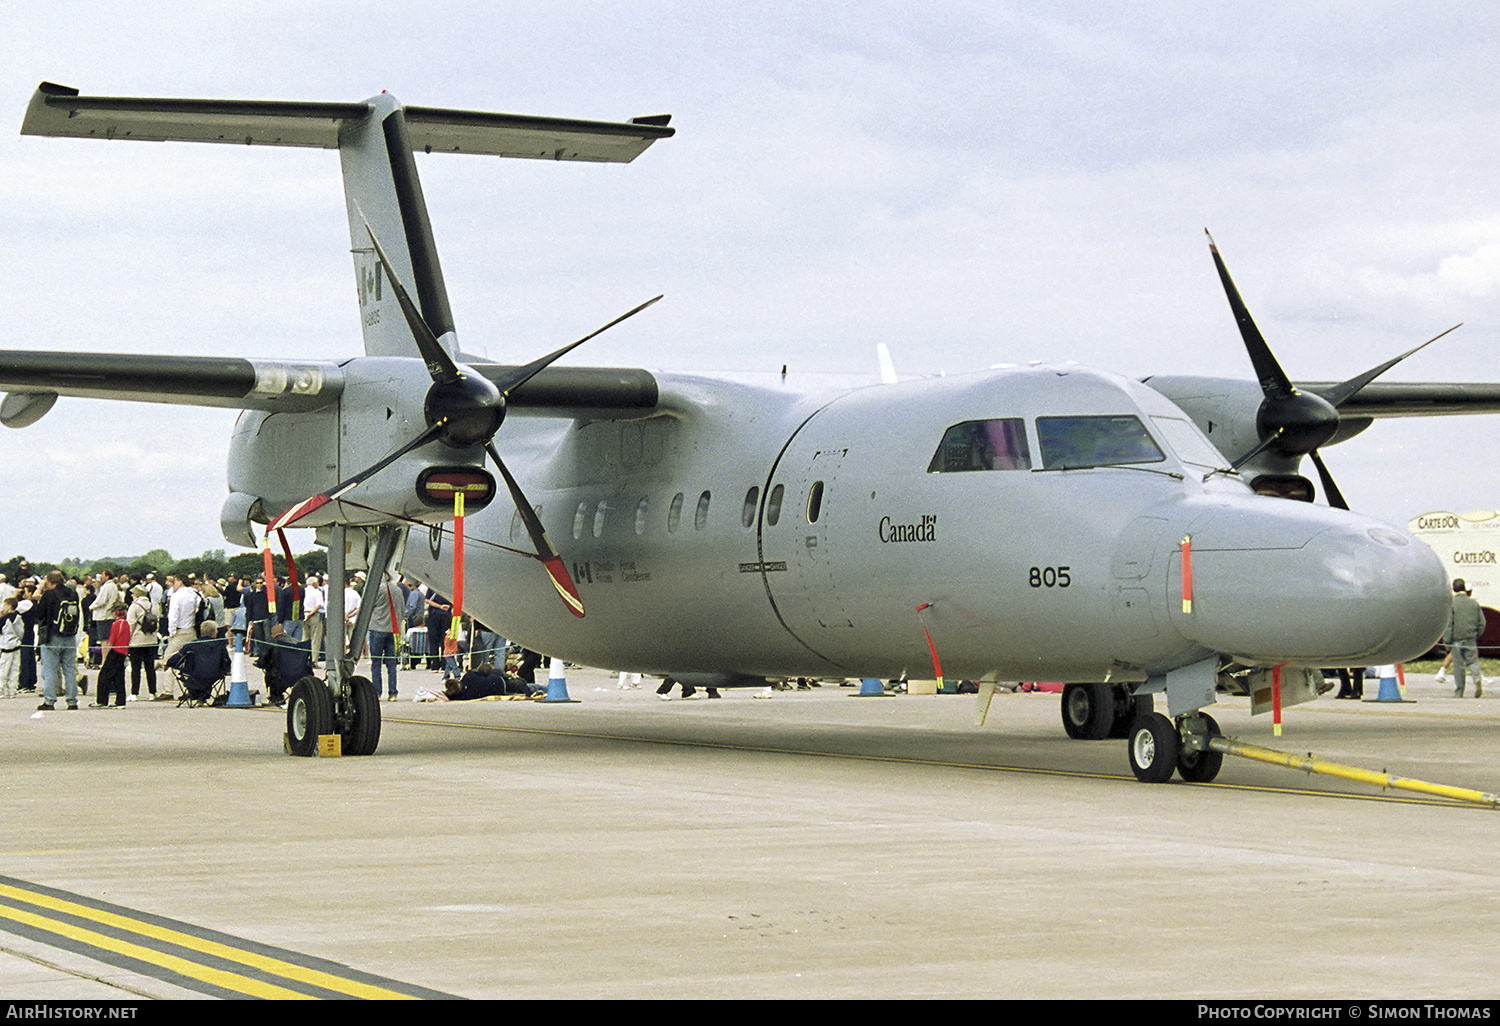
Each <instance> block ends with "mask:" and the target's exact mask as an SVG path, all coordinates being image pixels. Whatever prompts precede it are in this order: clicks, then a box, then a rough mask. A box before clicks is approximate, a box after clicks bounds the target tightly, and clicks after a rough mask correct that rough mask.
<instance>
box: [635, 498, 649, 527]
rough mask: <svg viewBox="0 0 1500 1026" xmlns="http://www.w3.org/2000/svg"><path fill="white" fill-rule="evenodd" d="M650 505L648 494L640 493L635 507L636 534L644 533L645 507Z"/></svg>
mask: <svg viewBox="0 0 1500 1026" xmlns="http://www.w3.org/2000/svg"><path fill="white" fill-rule="evenodd" d="M650 505H651V497H650V496H649V495H642V496H641V501H640V502H638V503H636V507H635V533H636V534H645V533H646V509H647V508H648V507H649V506H650Z"/></svg>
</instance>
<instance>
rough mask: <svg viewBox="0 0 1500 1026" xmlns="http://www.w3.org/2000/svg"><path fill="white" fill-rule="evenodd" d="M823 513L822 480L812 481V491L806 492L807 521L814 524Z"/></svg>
mask: <svg viewBox="0 0 1500 1026" xmlns="http://www.w3.org/2000/svg"><path fill="white" fill-rule="evenodd" d="M822 515H823V482H822V481H814V482H813V486H812V491H810V492H808V493H807V522H808V523H809V524H816V523H817V522H818V517H820V516H822Z"/></svg>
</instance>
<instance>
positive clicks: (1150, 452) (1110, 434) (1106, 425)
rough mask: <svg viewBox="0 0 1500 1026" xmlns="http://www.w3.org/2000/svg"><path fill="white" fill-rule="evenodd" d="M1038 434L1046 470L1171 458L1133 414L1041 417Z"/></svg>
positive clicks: (1038, 423) (1037, 426)
mask: <svg viewBox="0 0 1500 1026" xmlns="http://www.w3.org/2000/svg"><path fill="white" fill-rule="evenodd" d="M1036 433H1037V439H1038V440H1039V441H1040V442H1041V445H1042V467H1043V469H1045V470H1066V469H1068V468H1069V467H1112V466H1120V465H1122V464H1127V463H1160V462H1161V461H1162V460H1164V459H1166V458H1167V457H1166V456H1165V455H1164V454H1163V453H1162V451H1161V447H1160V446H1158V445H1157V444H1156V443H1155V442H1154V441H1152V440H1151V435H1150V434H1148V433H1147V431H1146V427H1145V425H1143V424H1142V423H1141V421H1140V418H1138V417H1133V416H1129V415H1122V416H1117V417H1038V418H1037V419H1036Z"/></svg>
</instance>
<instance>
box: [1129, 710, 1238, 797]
mask: <svg viewBox="0 0 1500 1026" xmlns="http://www.w3.org/2000/svg"><path fill="white" fill-rule="evenodd" d="M1218 733H1219V724H1218V723H1217V722H1215V721H1214V718H1213V717H1212V716H1209V715H1208V714H1207V713H1200V712H1192V713H1188V714H1187V715H1186V716H1179V717H1178V718H1177V722H1176V723H1175V724H1174V723H1173V722H1172V721H1171V720H1169V719H1167V718H1166V717H1165V716H1163V715H1162V714H1161V713H1158V712H1152V713H1147V714H1146V715H1144V716H1140V717H1138V718H1137V719H1136V721H1135V723H1134V724H1132V726H1131V728H1130V735H1129V737H1128V738H1127V739H1126V751H1127V752H1128V753H1129V756H1130V770H1131V772H1132V773H1134V774H1135V777H1136V779H1137V780H1139V781H1141V782H1142V783H1146V784H1162V783H1165V782H1166V781H1168V780H1171V779H1172V773H1173V771H1174V770H1175V771H1176V772H1177V774H1178V775H1179V776H1180V777H1182V779H1183V780H1186V781H1189V782H1190V783H1195V784H1206V783H1208V782H1209V781H1211V780H1213V779H1214V778H1215V777H1217V776H1218V775H1219V769H1220V767H1222V766H1223V764H1224V755H1223V753H1221V752H1216V751H1213V750H1212V749H1210V748H1209V747H1208V745H1207V740H1208V738H1210V737H1214V736H1217V735H1218Z"/></svg>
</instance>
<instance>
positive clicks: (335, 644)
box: [286, 524, 401, 756]
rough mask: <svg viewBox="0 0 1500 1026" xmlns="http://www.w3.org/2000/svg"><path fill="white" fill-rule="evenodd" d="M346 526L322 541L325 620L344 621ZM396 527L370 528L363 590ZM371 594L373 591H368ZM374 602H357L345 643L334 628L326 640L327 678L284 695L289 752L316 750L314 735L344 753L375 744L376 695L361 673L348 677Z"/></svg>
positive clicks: (390, 552) (378, 569)
mask: <svg viewBox="0 0 1500 1026" xmlns="http://www.w3.org/2000/svg"><path fill="white" fill-rule="evenodd" d="M346 530H353V529H351V528H345V527H343V526H342V525H338V524H335V525H333V526H332V527H331V528H330V529H329V543H328V622H329V623H331V624H341V623H343V622H344V573H345V569H346V562H345V554H346V552H347V551H348V550H347V548H346V546H345V544H344V535H345V532H346ZM400 537H401V534H400V531H398V529H397V528H396V527H395V526H392V525H385V526H382V527H380V528H379V529H378V530H376V531H375V539H374V540H375V545H374V549H373V552H372V553H371V554H370V559H369V584H368V585H367V587H368V588H376V587H379V585H380V582H381V580H382V579H383V578H384V576H385V571H386V568H387V567H388V566H390V565H391V563H392V562H393V560H394V559H395V558H396V556H397V551H396V550H397V543H398V541H399V540H400ZM369 594H371V595H373V594H374V592H373V591H370V592H369ZM377 605H378V603H376V602H366V603H364V604H362V605H361V606H360V609H359V612H358V614H356V616H355V620H354V630H353V632H352V633H351V636H350V638H349V641H348V643H347V644H344V643H343V631H342V630H337V629H335V630H334V632H333V634H332V636H331V637H330V638H329V639H328V646H329V650H328V654H329V659H328V680H327V681H326V682H325V681H322V680H319V679H318V678H317V677H303V678H302V679H301V680H299V681H298V682H297V683H296V684H294V685H292V690H291V691H290V692H288V693H287V700H286V750H287V753H288V754H289V755H301V756H311V755H317V754H318V738H320V737H325V736H327V735H329V734H337V735H339V738H340V749H341V751H342V753H343V754H344V755H374V754H375V749H376V747H377V746H378V745H379V744H380V693H379V692H378V691H376V690H375V685H374V684H372V683H371V682H370V680H369V678H367V677H356V676H355V675H354V664H355V658H356V656H357V655H358V653H359V652H360V651H361V650H362V649H363V648H364V644H365V633H366V632H367V631H368V630H369V626H370V617H371V614H372V613H373V612H374V611H375V609H376V606H377Z"/></svg>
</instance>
